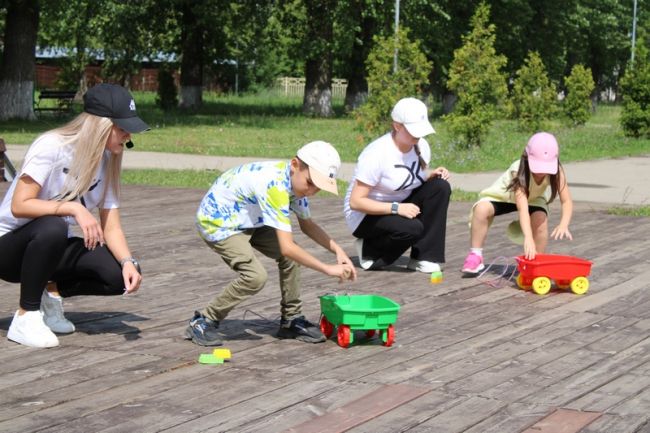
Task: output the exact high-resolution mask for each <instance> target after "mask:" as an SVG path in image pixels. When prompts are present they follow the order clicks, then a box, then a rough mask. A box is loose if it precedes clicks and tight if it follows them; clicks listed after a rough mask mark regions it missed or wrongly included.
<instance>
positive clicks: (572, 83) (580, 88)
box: [563, 65, 596, 125]
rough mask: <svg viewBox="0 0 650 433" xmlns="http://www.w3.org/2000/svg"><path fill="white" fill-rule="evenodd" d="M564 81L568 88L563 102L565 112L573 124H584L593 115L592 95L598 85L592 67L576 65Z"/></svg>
mask: <svg viewBox="0 0 650 433" xmlns="http://www.w3.org/2000/svg"><path fill="white" fill-rule="evenodd" d="M564 82H565V84H566V88H567V96H566V98H564V103H563V107H564V114H565V115H566V117H567V118H568V119H569V120H570V121H571V123H573V125H584V124H585V123H587V120H589V118H590V117H591V98H590V96H591V92H593V91H594V88H595V87H596V85H595V84H594V79H593V78H592V77H591V69H589V68H585V67H584V66H582V65H575V66H574V67H573V68H572V69H571V74H570V75H569V76H568V77H567V78H566V79H565V80H564Z"/></svg>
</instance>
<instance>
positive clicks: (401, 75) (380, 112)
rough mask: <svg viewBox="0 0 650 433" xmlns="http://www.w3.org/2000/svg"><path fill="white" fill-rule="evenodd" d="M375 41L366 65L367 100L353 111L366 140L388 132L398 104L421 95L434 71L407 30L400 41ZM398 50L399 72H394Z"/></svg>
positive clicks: (399, 33)
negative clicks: (430, 74)
mask: <svg viewBox="0 0 650 433" xmlns="http://www.w3.org/2000/svg"><path fill="white" fill-rule="evenodd" d="M374 40H375V42H374V47H373V49H372V50H371V51H370V53H369V54H368V59H367V61H366V69H367V70H368V100H367V101H366V103H365V104H363V105H362V106H361V107H359V108H358V109H357V110H355V111H354V115H355V118H356V120H357V126H358V127H359V129H361V130H362V131H363V134H364V136H365V138H367V139H370V138H371V137H374V136H377V135H378V134H381V133H383V132H385V131H386V130H387V125H388V119H390V111H391V109H392V108H393V106H394V105H395V103H396V102H397V101H399V100H400V99H402V98H405V97H408V96H418V95H421V93H422V88H423V86H425V85H426V84H427V83H428V76H429V73H430V72H431V69H432V67H433V66H432V64H431V62H429V61H428V60H427V58H426V56H425V55H424V53H423V52H422V51H421V50H420V43H419V42H417V41H416V42H411V41H410V40H409V39H408V29H405V28H404V29H401V30H399V31H398V34H397V37H395V36H388V37H386V38H383V37H375V38H374ZM396 49H397V53H398V61H397V71H393V59H394V54H395V50H396Z"/></svg>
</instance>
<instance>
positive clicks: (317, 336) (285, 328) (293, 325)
mask: <svg viewBox="0 0 650 433" xmlns="http://www.w3.org/2000/svg"><path fill="white" fill-rule="evenodd" d="M278 338H292V339H295V340H299V341H304V342H305V343H322V342H324V341H325V340H326V338H325V336H324V335H323V333H322V332H321V330H320V327H319V326H318V325H316V324H314V323H311V322H310V321H309V320H307V319H305V316H298V317H295V318H293V319H292V320H291V321H289V320H287V319H282V321H281V322H280V329H279V330H278Z"/></svg>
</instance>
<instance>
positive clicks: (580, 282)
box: [571, 277, 589, 295]
mask: <svg viewBox="0 0 650 433" xmlns="http://www.w3.org/2000/svg"><path fill="white" fill-rule="evenodd" d="M587 290H589V280H588V279H586V278H585V277H576V278H574V279H573V281H571V291H572V292H573V293H575V294H576V295H582V294H584V293H586V292H587Z"/></svg>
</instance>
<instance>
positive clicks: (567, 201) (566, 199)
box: [551, 169, 573, 240]
mask: <svg viewBox="0 0 650 433" xmlns="http://www.w3.org/2000/svg"><path fill="white" fill-rule="evenodd" d="M559 177H560V202H561V203H562V217H561V218H560V223H559V224H558V225H557V227H555V228H554V229H553V231H552V232H551V237H552V238H553V239H564V238H567V239H570V240H573V236H572V235H571V232H570V231H569V223H570V222H571V217H572V216H573V200H572V199H571V193H570V192H569V184H568V182H567V180H566V175H565V174H564V170H563V169H562V170H560V176H559Z"/></svg>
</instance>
